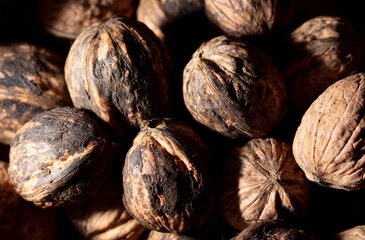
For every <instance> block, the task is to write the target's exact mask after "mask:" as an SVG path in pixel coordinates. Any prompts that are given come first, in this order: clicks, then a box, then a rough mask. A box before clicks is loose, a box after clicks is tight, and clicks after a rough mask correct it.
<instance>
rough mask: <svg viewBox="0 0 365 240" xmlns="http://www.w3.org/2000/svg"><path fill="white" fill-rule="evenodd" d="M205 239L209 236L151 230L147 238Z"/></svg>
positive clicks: (164, 239)
mask: <svg viewBox="0 0 365 240" xmlns="http://www.w3.org/2000/svg"><path fill="white" fill-rule="evenodd" d="M204 239H208V238H199V237H193V236H188V235H184V234H181V233H164V232H157V231H151V232H150V234H149V235H148V238H147V239H146V240H204Z"/></svg>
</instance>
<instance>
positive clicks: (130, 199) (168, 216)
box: [123, 119, 213, 232]
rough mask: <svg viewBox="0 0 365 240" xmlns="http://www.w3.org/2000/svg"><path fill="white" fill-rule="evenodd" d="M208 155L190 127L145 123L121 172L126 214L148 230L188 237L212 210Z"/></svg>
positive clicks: (172, 122)
mask: <svg viewBox="0 0 365 240" xmlns="http://www.w3.org/2000/svg"><path fill="white" fill-rule="evenodd" d="M208 159H209V151H208V148H207V146H206V145H205V143H204V142H203V141H202V139H201V138H200V137H199V136H198V135H197V133H196V132H195V131H194V130H193V129H191V128H190V127H189V126H187V125H185V124H183V123H180V122H178V121H175V120H172V119H162V120H153V121H149V122H144V123H143V125H142V127H141V130H140V132H139V134H138V135H137V136H136V138H135V139H134V141H133V145H132V147H131V148H130V149H129V151H128V153H127V156H126V159H125V163H124V168H123V188H124V195H123V202H124V205H125V207H126V209H127V211H128V212H129V213H130V214H131V215H132V216H133V217H135V218H136V219H137V220H138V221H140V223H142V224H143V225H144V226H146V227H147V228H149V229H151V230H156V231H165V232H166V231H167V232H186V231H188V230H190V229H193V228H198V227H199V226H201V225H202V224H203V223H204V222H205V221H206V220H207V219H208V218H209V217H210V215H211V214H212V211H213V184H212V181H213V180H212V176H211V172H210V171H209V168H210V167H209V162H208Z"/></svg>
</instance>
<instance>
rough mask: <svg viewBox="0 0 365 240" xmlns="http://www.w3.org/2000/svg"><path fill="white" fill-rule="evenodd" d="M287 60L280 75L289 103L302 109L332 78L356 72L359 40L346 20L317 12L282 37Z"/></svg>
mask: <svg viewBox="0 0 365 240" xmlns="http://www.w3.org/2000/svg"><path fill="white" fill-rule="evenodd" d="M286 42H287V46H288V47H287V48H288V49H287V51H288V60H287V62H288V63H287V66H286V67H285V69H284V71H283V76H284V78H285V81H286V82H287V84H288V96H289V101H290V104H292V105H293V107H294V108H295V109H296V110H297V111H299V112H304V111H306V110H307V109H308V107H309V106H310V104H311V103H312V102H313V101H314V100H315V99H316V98H317V97H318V96H319V95H320V94H321V93H322V92H323V91H324V90H326V88H327V87H329V86H330V85H331V84H333V83H334V82H336V81H338V80H340V79H342V78H345V77H347V76H349V75H351V74H354V73H356V72H357V71H359V69H360V68H361V67H362V64H363V61H364V57H363V56H364V55H363V49H364V48H363V42H362V39H361V38H360V36H359V34H358V33H357V31H356V29H355V28H354V27H353V26H352V25H351V23H350V22H347V21H345V20H344V19H342V18H340V17H330V16H318V17H315V18H312V19H310V20H308V21H306V22H305V23H303V24H302V25H301V26H299V27H298V28H297V29H296V30H294V31H293V32H292V33H291V34H290V35H289V37H288V38H287V40H286Z"/></svg>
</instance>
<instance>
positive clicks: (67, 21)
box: [37, 0, 136, 39]
mask: <svg viewBox="0 0 365 240" xmlns="http://www.w3.org/2000/svg"><path fill="white" fill-rule="evenodd" d="M135 10H136V2H135V0H122V1H118V0H64V1H58V0H51V1H50V0H37V15H38V16H39V17H38V22H39V25H40V26H42V27H43V28H44V29H45V30H46V31H47V32H48V33H50V34H52V35H54V36H56V37H61V38H67V39H75V38H76V37H77V36H78V35H79V34H80V33H81V32H82V31H83V30H85V29H86V28H88V27H90V26H91V25H92V24H94V23H98V22H102V21H106V20H108V19H109V18H111V17H115V16H123V17H132V16H133V15H134V13H135Z"/></svg>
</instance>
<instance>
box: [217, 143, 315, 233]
mask: <svg viewBox="0 0 365 240" xmlns="http://www.w3.org/2000/svg"><path fill="white" fill-rule="evenodd" d="M222 176H223V180H222V181H223V187H222V188H223V189H222V191H221V194H220V197H219V202H220V212H221V215H222V217H223V218H224V219H225V220H226V222H227V223H228V224H229V225H230V226H232V227H233V228H235V229H237V230H239V231H242V230H243V229H244V228H246V227H247V226H248V225H250V224H253V223H255V222H260V221H263V220H276V219H295V218H297V219H299V218H300V217H302V216H303V215H304V213H305V210H306V206H307V201H308V196H309V190H310V185H309V181H308V180H307V179H306V178H305V176H304V173H303V171H302V170H301V169H300V168H299V167H298V165H297V164H296V162H295V160H294V157H293V154H292V151H291V143H288V142H284V141H281V140H279V139H276V138H266V139H261V138H257V139H252V140H250V141H249V142H248V143H247V144H246V145H244V146H242V147H236V148H234V149H233V150H232V151H231V153H230V156H229V158H228V159H227V160H226V161H225V163H224V166H223V173H222Z"/></svg>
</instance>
